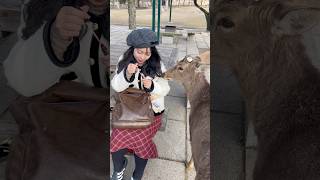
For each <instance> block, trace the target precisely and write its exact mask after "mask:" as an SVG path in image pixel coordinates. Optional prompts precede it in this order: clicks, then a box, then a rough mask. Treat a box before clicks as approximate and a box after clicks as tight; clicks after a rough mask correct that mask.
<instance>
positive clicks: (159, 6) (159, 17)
mask: <svg viewBox="0 0 320 180" xmlns="http://www.w3.org/2000/svg"><path fill="white" fill-rule="evenodd" d="M161 6H162V2H161V0H158V30H157V32H158V34H157V36H158V41H159V39H160V20H161Z"/></svg>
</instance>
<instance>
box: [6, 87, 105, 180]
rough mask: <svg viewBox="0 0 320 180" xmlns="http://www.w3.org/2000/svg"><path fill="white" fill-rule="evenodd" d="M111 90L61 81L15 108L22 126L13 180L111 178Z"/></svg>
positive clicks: (10, 168) (12, 158)
mask: <svg viewBox="0 0 320 180" xmlns="http://www.w3.org/2000/svg"><path fill="white" fill-rule="evenodd" d="M108 102H109V101H108V99H107V90H106V89H98V88H92V87H88V86H85V85H82V84H80V83H76V82H70V81H69V82H60V83H58V84H56V85H54V86H53V87H51V88H49V89H48V90H47V91H45V92H44V93H42V94H40V95H38V96H34V97H30V98H26V97H21V98H19V99H18V100H16V101H15V102H14V103H13V104H12V105H11V107H10V110H11V113H12V114H13V116H14V118H15V120H16V122H17V123H18V125H19V134H18V135H17V136H16V137H15V139H14V142H13V144H12V145H11V152H10V154H9V159H8V164H7V169H6V179H7V180H100V179H101V180H105V179H106V177H107V176H108V175H107V174H108V171H109V160H108V157H109V155H108V147H109V145H108V142H107V137H108V136H107V135H106V130H107V129H108V127H107V125H108V124H109V123H106V120H108V119H109V118H108V117H107V115H109V113H107V111H106V107H107V106H108V104H107V103H108Z"/></svg>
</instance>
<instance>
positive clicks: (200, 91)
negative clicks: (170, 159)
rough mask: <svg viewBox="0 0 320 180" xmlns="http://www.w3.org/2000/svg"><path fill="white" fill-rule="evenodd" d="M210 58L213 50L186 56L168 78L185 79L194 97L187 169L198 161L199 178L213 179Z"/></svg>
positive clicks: (188, 89) (168, 73)
mask: <svg viewBox="0 0 320 180" xmlns="http://www.w3.org/2000/svg"><path fill="white" fill-rule="evenodd" d="M208 58H209V59H208ZM209 61H210V53H209V52H205V53H202V54H201V55H200V56H196V57H191V56H186V57H185V58H183V59H182V60H180V61H179V62H178V63H177V64H176V65H175V66H174V67H172V68H171V69H169V70H168V71H166V72H165V75H164V78H166V79H169V80H175V81H178V82H181V83H182V85H183V86H184V88H185V90H186V94H187V97H188V99H189V101H190V106H191V110H190V116H189V124H190V141H191V151H192V158H191V160H190V161H189V162H188V163H187V170H190V169H191V167H192V165H193V163H194V166H195V170H196V180H200V179H201V180H202V179H210V84H209V83H210V81H209V80H208V76H206V74H205V73H204V72H203V71H204V70H206V72H207V73H208V68H207V67H206V65H208V63H209ZM207 75H208V74H207ZM192 160H193V161H192Z"/></svg>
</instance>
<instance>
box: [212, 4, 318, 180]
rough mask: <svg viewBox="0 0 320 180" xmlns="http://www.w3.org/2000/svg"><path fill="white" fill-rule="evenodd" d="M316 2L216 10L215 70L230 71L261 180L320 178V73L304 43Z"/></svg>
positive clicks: (313, 19) (223, 6) (315, 16)
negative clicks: (239, 94)
mask: <svg viewBox="0 0 320 180" xmlns="http://www.w3.org/2000/svg"><path fill="white" fill-rule="evenodd" d="M319 8H320V4H319V2H316V1H307V0H305V1H298V0H291V1H271V0H269V1H261V2H256V3H253V4H252V5H250V6H244V5H243V3H237V1H234V2H230V1H229V2H225V3H221V4H219V5H217V7H216V9H217V11H216V12H215V13H214V16H213V18H214V20H213V21H214V22H215V27H214V31H213V36H214V37H215V38H214V41H213V44H214V45H215V46H214V47H215V50H214V60H215V63H222V64H226V65H228V66H230V67H231V68H232V70H233V72H234V74H235V75H236V77H237V79H238V80H239V83H240V87H241V90H242V94H243V96H244V98H245V100H246V107H247V111H248V118H249V120H251V121H252V122H253V125H254V129H255V132H256V134H257V137H258V146H257V160H256V163H255V168H254V173H253V179H254V180H316V179H320V73H319V71H318V69H317V68H315V67H314V66H313V65H312V63H311V61H310V58H309V56H308V54H307V53H306V51H305V45H304V44H303V43H302V37H303V33H306V32H308V31H309V30H310V29H312V28H313V27H314V26H315V25H317V24H318V23H319V22H320V11H319Z"/></svg>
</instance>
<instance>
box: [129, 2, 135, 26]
mask: <svg viewBox="0 0 320 180" xmlns="http://www.w3.org/2000/svg"><path fill="white" fill-rule="evenodd" d="M128 13H129V29H136V6H135V0H128Z"/></svg>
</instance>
